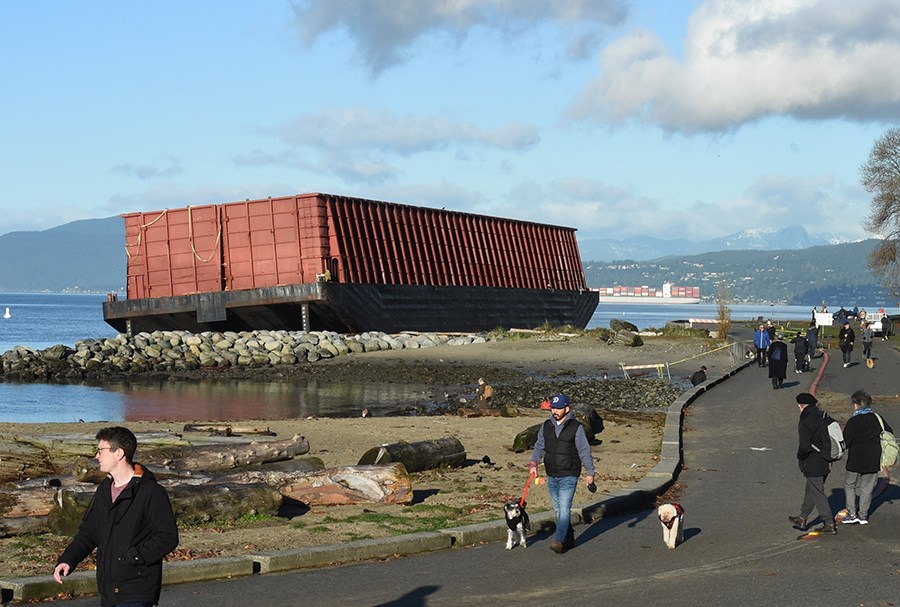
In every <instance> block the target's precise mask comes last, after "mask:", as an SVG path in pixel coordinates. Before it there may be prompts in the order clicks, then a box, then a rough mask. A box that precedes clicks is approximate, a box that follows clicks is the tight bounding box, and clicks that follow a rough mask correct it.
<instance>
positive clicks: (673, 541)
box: [656, 502, 684, 550]
mask: <svg viewBox="0 0 900 607" xmlns="http://www.w3.org/2000/svg"><path fill="white" fill-rule="evenodd" d="M656 513H657V514H658V515H659V522H660V523H661V524H662V530H663V541H664V542H665V543H666V546H668V547H669V550H674V549H675V546H676V545H677V544H680V543H681V542H683V541H684V508H682V507H681V504H676V503H674V502H673V503H671V504H663V505H662V506H660V507H659V509H658V510H657V511H656Z"/></svg>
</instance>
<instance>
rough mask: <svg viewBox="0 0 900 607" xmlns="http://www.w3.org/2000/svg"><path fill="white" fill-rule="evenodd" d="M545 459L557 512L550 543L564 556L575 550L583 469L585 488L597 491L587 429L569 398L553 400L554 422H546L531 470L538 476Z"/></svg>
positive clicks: (548, 481) (535, 444)
mask: <svg viewBox="0 0 900 607" xmlns="http://www.w3.org/2000/svg"><path fill="white" fill-rule="evenodd" d="M541 458H543V460H544V468H545V470H546V471H547V490H548V491H549V492H550V502H551V503H552V504H553V510H554V511H555V512H556V536H555V537H554V539H553V541H552V542H550V549H551V550H553V552H556V553H559V554H562V553H563V552H565V551H567V550H571V549H572V548H574V547H575V532H574V531H573V530H572V525H571V516H572V500H573V499H574V498H575V489H576V488H577V487H578V477H579V476H581V467H582V466H584V468H585V469H586V470H587V472H588V474H587V477H585V484H586V485H587V486H588V488H591V487H594V460H593V459H592V458H591V445H590V443H588V439H587V434H586V433H585V431H584V427H583V426H582V425H581V424H580V423H579V422H578V421H577V420H576V419H575V416H574V415H573V414H572V411H571V409H570V408H569V397H568V396H566V395H565V394H557V395H555V396H554V397H553V398H551V399H550V419H548V420H547V421H545V422H544V424H543V425H542V426H541V430H540V432H538V435H537V440H536V441H535V443H534V452H533V453H532V454H531V461H530V462H529V463H528V469H529V471H530V472H531V474H532V475H534V476H536V475H537V465H538V463H540V461H541Z"/></svg>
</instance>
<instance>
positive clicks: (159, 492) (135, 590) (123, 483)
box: [53, 426, 178, 607]
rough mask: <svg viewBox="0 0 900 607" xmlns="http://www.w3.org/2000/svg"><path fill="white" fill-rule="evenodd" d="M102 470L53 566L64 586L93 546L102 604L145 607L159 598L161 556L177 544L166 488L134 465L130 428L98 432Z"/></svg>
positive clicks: (175, 529) (150, 474) (173, 518)
mask: <svg viewBox="0 0 900 607" xmlns="http://www.w3.org/2000/svg"><path fill="white" fill-rule="evenodd" d="M97 440H98V441H99V442H98V444H97V455H96V456H95V457H96V459H97V461H98V462H99V463H100V470H101V471H102V472H105V473H106V474H107V475H108V476H107V478H106V479H104V481H103V482H102V483H100V486H99V487H98V488H97V492H96V493H95V494H94V500H93V501H92V502H91V505H90V506H88V510H87V513H86V514H85V515H84V519H83V520H82V521H81V526H80V527H79V528H78V533H77V534H76V535H75V537H74V538H73V539H72V542H71V543H70V544H69V546H68V548H66V549H65V551H63V553H62V555H61V556H60V557H59V560H58V561H57V564H56V567H55V568H54V569H53V578H54V579H55V580H56V581H57V582H59V583H60V584H62V578H63V577H65V576H67V575H69V573H70V572H71V571H72V569H74V568H75V567H76V566H77V565H78V563H80V562H81V561H82V560H83V559H84V558H85V557H86V556H88V555H89V554H90V553H91V552H93V550H94V549H95V548H96V549H97V590H98V592H99V593H100V604H101V606H102V607H112V606H116V607H149V606H150V605H155V604H157V603H158V602H159V594H160V589H161V587H162V560H163V557H165V556H166V555H167V554H168V553H170V552H171V551H172V550H174V549H175V547H176V546H177V545H178V527H177V526H176V524H175V516H174V515H173V513H172V506H171V504H170V503H169V497H168V496H167V495H166V491H165V489H163V488H162V487H161V486H160V485H159V484H157V482H156V479H155V478H154V476H153V473H151V472H150V471H149V470H147V469H145V468H144V467H143V466H141V465H140V464H135V463H134V452H135V450H136V449H137V439H136V438H135V436H134V434H133V433H132V432H131V430H129V429H128V428H122V427H121V426H115V427H110V428H103V429H102V430H100V431H99V432H97Z"/></svg>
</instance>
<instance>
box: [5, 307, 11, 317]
mask: <svg viewBox="0 0 900 607" xmlns="http://www.w3.org/2000/svg"><path fill="white" fill-rule="evenodd" d="M10 317H12V314H10V313H9V306H7V307H6V312H4V314H3V318H10Z"/></svg>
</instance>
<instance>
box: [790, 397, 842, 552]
mask: <svg viewBox="0 0 900 607" xmlns="http://www.w3.org/2000/svg"><path fill="white" fill-rule="evenodd" d="M796 400H797V406H798V407H799V408H800V421H799V422H798V424H797V430H798V435H799V439H800V445H799V447H798V448H797V462H798V463H799V465H800V472H802V473H803V476H804V477H806V491H805V493H804V496H803V504H802V505H801V506H800V515H799V516H789V517H788V520H789V521H790V522H791V523H793V524H794V526H795V527H797V528H798V529H800V530H802V531H805V530H806V521H807V519H808V518H809V516H810V515H811V514H812V511H813V507H815V509H816V510H818V511H819V517H820V518H821V519H822V522H823V525H822V526H821V527H820V528H819V529H817V531H818V532H819V533H826V534H830V535H834V534H835V533H837V529H836V528H835V526H834V517H833V516H832V514H831V506H829V505H828V498H827V497H825V479H827V478H828V472H829V471H830V469H831V464H829V463H828V461H827V460H826V459H825V458H824V457H822V455H821V454H820V453H819V451H818V450H817V449H814V448H813V441H814V440H816V439H817V438H819V435H820V432H821V431H822V428H821V426H822V415H823V413H822V411H821V410H820V409H819V408H818V407H817V406H816V405H817V404H818V402H819V401H818V399H816V397H815V396H813V395H812V394H810V393H809V392H801V393H800V394H798V395H797V397H796Z"/></svg>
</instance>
